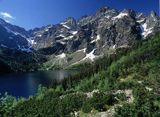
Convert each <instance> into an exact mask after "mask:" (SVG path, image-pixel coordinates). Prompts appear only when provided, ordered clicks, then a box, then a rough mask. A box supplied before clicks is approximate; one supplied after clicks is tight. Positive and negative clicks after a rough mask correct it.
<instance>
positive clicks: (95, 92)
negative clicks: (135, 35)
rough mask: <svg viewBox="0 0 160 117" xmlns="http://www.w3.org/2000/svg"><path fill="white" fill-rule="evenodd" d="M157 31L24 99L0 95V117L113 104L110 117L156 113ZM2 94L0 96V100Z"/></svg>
mask: <svg viewBox="0 0 160 117" xmlns="http://www.w3.org/2000/svg"><path fill="white" fill-rule="evenodd" d="M159 50H160V33H158V34H156V35H155V36H153V37H151V38H148V39H146V40H144V41H141V42H139V43H137V44H135V45H134V46H133V47H132V48H129V49H122V48H121V49H117V50H116V52H115V53H116V54H111V55H107V56H105V57H104V58H101V59H99V60H97V61H96V62H95V63H93V64H91V65H88V67H87V68H85V66H84V65H81V66H79V67H80V68H81V69H82V71H81V72H80V73H78V74H76V75H74V76H71V77H69V78H67V79H65V80H64V81H62V82H61V83H56V82H55V83H54V84H53V85H51V86H49V87H48V88H46V87H42V86H40V87H39V90H38V93H37V95H36V96H34V97H30V98H29V99H18V100H15V98H12V97H10V96H8V95H6V96H4V97H2V98H1V101H0V108H1V109H0V110H1V111H0V115H1V116H2V117H12V116H13V117H70V116H76V115H77V114H79V116H87V115H93V114H96V113H99V112H108V110H110V109H113V110H115V113H114V112H113V113H112V114H114V116H116V117H159V116H160V96H159V94H160V53H159ZM4 99H6V100H4Z"/></svg>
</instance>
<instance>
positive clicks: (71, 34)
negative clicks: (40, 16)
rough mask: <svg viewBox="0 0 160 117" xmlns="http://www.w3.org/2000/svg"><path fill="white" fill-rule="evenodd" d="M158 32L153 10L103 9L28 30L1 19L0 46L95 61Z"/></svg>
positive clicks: (159, 26) (157, 23)
mask: <svg viewBox="0 0 160 117" xmlns="http://www.w3.org/2000/svg"><path fill="white" fill-rule="evenodd" d="M158 31H160V18H159V16H157V15H156V13H155V12H153V11H152V12H151V13H150V14H149V15H148V16H145V15H144V14H143V13H138V12H135V11H133V10H130V9H129V10H127V9H125V10H123V11H118V10H116V9H112V8H109V7H103V8H100V9H98V10H97V12H96V13H95V14H93V15H90V16H83V17H81V18H80V19H78V20H76V19H74V18H72V17H69V18H67V19H65V20H64V21H62V22H60V23H59V24H55V25H47V26H44V27H41V28H35V29H33V30H29V31H26V30H25V29H23V28H20V27H17V26H14V25H11V24H8V23H6V22H5V21H3V20H0V34H1V37H0V38H1V39H0V43H1V47H2V46H3V47H8V48H15V49H20V50H23V51H28V52H31V50H32V49H34V50H37V51H40V52H42V53H44V54H46V55H55V56H59V55H61V54H71V53H78V52H83V54H84V58H83V59H90V60H92V59H94V58H96V57H97V56H101V55H102V54H103V53H104V50H109V49H116V48H120V47H125V46H130V45H132V44H133V43H134V42H135V41H137V40H140V39H145V38H147V37H148V36H150V35H152V34H154V33H156V32H158ZM63 57H64V56H63ZM87 57H88V58H87Z"/></svg>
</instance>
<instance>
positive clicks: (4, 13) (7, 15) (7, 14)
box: [0, 12, 15, 19]
mask: <svg viewBox="0 0 160 117" xmlns="http://www.w3.org/2000/svg"><path fill="white" fill-rule="evenodd" d="M0 15H1V16H2V17H3V18H8V19H15V18H14V17H13V16H12V15H11V14H10V13H7V12H0Z"/></svg>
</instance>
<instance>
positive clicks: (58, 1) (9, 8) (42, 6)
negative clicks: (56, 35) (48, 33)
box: [0, 0, 159, 29]
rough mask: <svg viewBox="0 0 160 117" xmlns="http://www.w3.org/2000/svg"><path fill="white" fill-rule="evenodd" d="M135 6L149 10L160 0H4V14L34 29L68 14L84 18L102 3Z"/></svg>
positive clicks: (1, 14)
mask: <svg viewBox="0 0 160 117" xmlns="http://www.w3.org/2000/svg"><path fill="white" fill-rule="evenodd" d="M102 6H109V7H112V8H115V9H119V10H122V9H124V8H127V9H134V10H136V11H139V12H143V13H145V14H149V12H150V11H151V10H154V11H156V12H157V14H158V11H159V0H0V17H1V18H3V19H5V20H6V21H8V22H11V23H12V24H15V25H18V26H21V27H24V28H26V29H31V28H35V27H41V26H43V25H48V24H56V23H59V22H60V21H62V20H64V19H65V18H67V17H75V18H80V17H81V16H83V15H90V14H93V13H95V11H96V10H97V9H98V8H100V7H102Z"/></svg>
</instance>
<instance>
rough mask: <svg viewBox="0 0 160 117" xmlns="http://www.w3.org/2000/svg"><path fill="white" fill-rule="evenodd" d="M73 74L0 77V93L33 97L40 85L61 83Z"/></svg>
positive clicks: (24, 74) (54, 73)
mask: <svg viewBox="0 0 160 117" xmlns="http://www.w3.org/2000/svg"><path fill="white" fill-rule="evenodd" d="M73 74H75V71H63V70H59V71H45V72H44V71H43V72H33V73H16V74H9V75H1V76H0V93H1V94H4V93H5V92H8V94H10V95H13V96H16V97H29V96H32V95H35V93H36V92H37V88H38V86H39V85H40V84H42V85H43V86H48V85H50V84H51V83H52V82H54V81H55V80H58V81H61V80H63V79H64V78H65V77H67V76H70V75H73Z"/></svg>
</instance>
